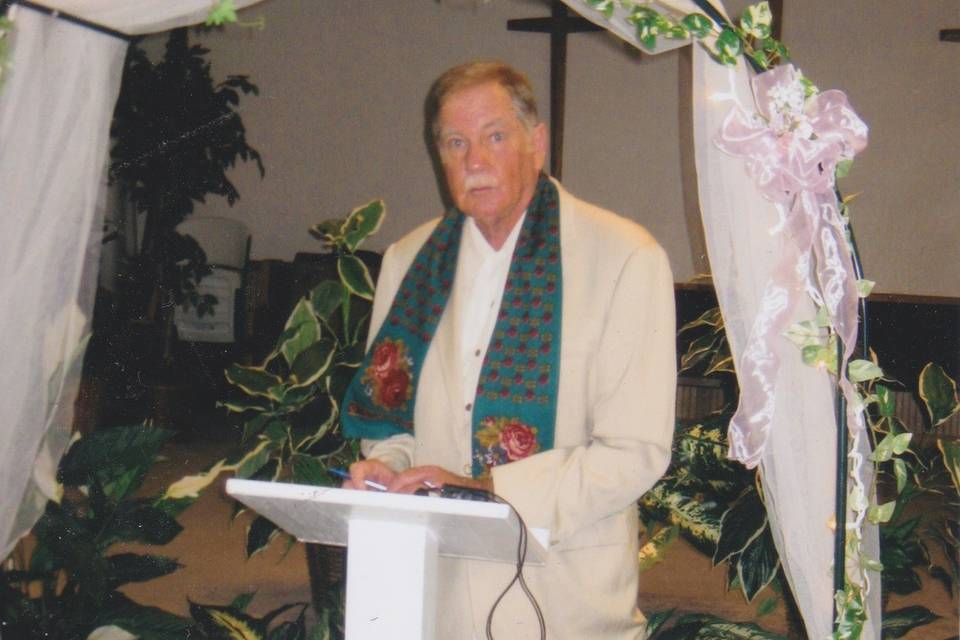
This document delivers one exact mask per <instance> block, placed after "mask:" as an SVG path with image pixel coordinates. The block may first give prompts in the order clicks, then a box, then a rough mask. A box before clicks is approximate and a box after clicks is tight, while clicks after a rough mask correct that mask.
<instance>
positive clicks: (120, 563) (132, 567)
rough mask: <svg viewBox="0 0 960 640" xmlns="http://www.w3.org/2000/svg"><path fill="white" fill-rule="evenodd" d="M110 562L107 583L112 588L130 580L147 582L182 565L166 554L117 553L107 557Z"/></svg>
mask: <svg viewBox="0 0 960 640" xmlns="http://www.w3.org/2000/svg"><path fill="white" fill-rule="evenodd" d="M106 560H107V564H108V567H109V568H108V572H109V573H108V574H107V584H108V585H109V588H110V589H116V588H117V587H119V586H122V585H125V584H127V583H130V582H146V581H147V580H153V579H154V578H159V577H161V576H165V575H168V574H170V573H173V572H174V571H176V570H177V569H179V568H180V567H181V566H182V565H181V564H180V563H178V562H177V561H176V560H173V559H171V558H167V557H164V556H152V555H143V556H142V555H139V554H136V553H116V554H113V555H110V556H107V557H106Z"/></svg>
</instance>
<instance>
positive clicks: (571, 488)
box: [492, 241, 676, 542]
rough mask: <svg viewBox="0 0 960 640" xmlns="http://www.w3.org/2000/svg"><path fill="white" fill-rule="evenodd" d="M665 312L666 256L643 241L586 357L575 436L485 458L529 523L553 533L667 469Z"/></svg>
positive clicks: (598, 512)
mask: <svg viewBox="0 0 960 640" xmlns="http://www.w3.org/2000/svg"><path fill="white" fill-rule="evenodd" d="M674 315H675V307H674V296H673V277H672V275H671V272H670V265H669V261H668V259H667V256H666V254H665V253H664V251H663V249H662V248H661V247H660V246H659V245H657V244H656V243H655V242H652V241H651V242H650V243H647V244H644V245H642V246H640V247H638V248H637V249H636V250H634V251H633V252H632V253H631V254H630V255H629V256H628V258H627V259H626V261H625V262H624V264H623V266H622V269H621V271H620V273H619V276H618V277H617V281H616V284H615V285H614V290H613V294H612V296H611V297H610V300H609V308H608V311H607V314H606V318H605V320H604V326H603V328H602V331H601V332H600V334H599V335H600V337H599V339H598V344H597V345H596V349H595V353H594V354H593V355H594V356H595V357H594V358H593V362H592V364H590V365H589V366H590V367H592V368H593V370H592V371H591V372H590V373H589V376H590V377H591V379H592V380H593V383H592V384H591V388H592V391H591V393H590V397H589V398H588V399H587V402H588V406H587V408H586V415H587V422H588V424H585V425H584V432H585V434H586V438H585V440H584V444H581V445H579V446H572V447H562V448H554V449H551V450H549V451H545V452H543V453H539V454H536V455H533V456H531V457H529V458H526V459H524V460H519V461H517V462H513V463H510V464H504V465H500V466H497V467H494V468H493V470H492V476H493V483H494V488H495V491H496V492H497V493H498V494H499V495H501V496H503V497H504V498H505V499H507V500H508V501H510V503H511V504H513V505H514V506H515V507H516V508H517V510H518V511H519V512H520V514H521V515H522V516H523V517H524V519H525V520H526V522H527V524H528V525H530V526H539V527H547V528H549V529H550V530H551V539H552V542H563V541H564V540H565V539H567V538H569V537H570V536H573V535H574V534H577V533H579V532H583V531H584V530H585V529H587V528H589V527H591V526H592V525H595V524H597V523H598V522H599V521H600V520H602V519H604V518H607V517H610V516H613V515H615V514H618V513H621V512H623V511H624V510H625V509H626V508H627V507H629V506H631V504H632V503H634V502H635V501H636V500H637V499H638V498H639V497H640V496H641V495H642V494H643V493H644V492H645V491H647V490H648V489H649V488H650V487H651V486H653V484H654V483H655V482H656V481H657V480H658V479H659V478H660V477H661V476H662V475H663V473H664V471H665V470H666V468H667V465H668V464H669V462H670V452H671V443H672V437H673V428H674V412H675V394H676V360H675V358H676V346H675V340H676V338H675V332H676V327H675V319H674ZM561 375H562V374H561ZM558 419H559V418H558ZM586 535H587V536H588V537H589V535H590V534H586Z"/></svg>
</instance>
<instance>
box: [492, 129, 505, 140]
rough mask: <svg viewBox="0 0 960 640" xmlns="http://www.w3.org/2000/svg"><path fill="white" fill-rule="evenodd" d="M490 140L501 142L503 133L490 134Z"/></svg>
mask: <svg viewBox="0 0 960 640" xmlns="http://www.w3.org/2000/svg"><path fill="white" fill-rule="evenodd" d="M490 139H491V140H493V141H494V142H503V133H502V132H500V131H494V132H493V133H491V134H490Z"/></svg>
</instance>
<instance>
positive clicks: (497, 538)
mask: <svg viewBox="0 0 960 640" xmlns="http://www.w3.org/2000/svg"><path fill="white" fill-rule="evenodd" d="M227 493H228V494H230V495H231V496H233V497H234V498H236V499H237V500H239V501H240V502H242V503H243V504H245V505H247V506H248V507H250V508H252V509H254V510H255V511H257V512H258V513H260V514H261V515H263V516H264V517H266V518H267V519H269V520H271V521H272V522H274V523H275V524H276V525H277V526H279V527H281V528H282V529H284V530H286V531H287V532H289V533H291V534H292V535H294V536H296V537H297V538H298V539H299V540H301V541H303V542H316V543H320V544H332V545H339V546H345V545H346V544H347V535H348V526H349V522H350V520H351V519H354V518H358V519H363V520H368V521H369V520H373V521H382V522H384V523H393V524H398V523H399V524H410V525H420V526H426V527H427V528H428V529H429V530H430V531H431V532H432V533H433V535H434V536H435V537H436V539H437V546H438V549H439V552H440V555H443V556H449V557H456V558H470V559H474V560H491V561H495V562H508V563H514V562H516V559H517V542H518V538H519V536H520V521H519V519H518V518H517V516H516V514H514V513H513V512H512V510H511V509H510V507H509V506H507V505H506V504H502V503H497V502H480V501H475V500H454V499H450V498H438V497H433V496H430V497H428V496H416V495H408V494H397V493H386V492H382V491H355V490H352V489H335V488H331V487H318V486H311V485H302V484H288V483H281V482H264V481H259V480H241V479H238V478H231V479H230V480H228V481H227ZM385 535H387V534H385ZM546 553H547V552H546V550H544V548H543V547H542V546H540V544H538V543H537V541H536V540H535V539H534V538H533V536H528V546H527V556H526V562H527V563H530V564H542V563H543V562H544V560H545V559H546Z"/></svg>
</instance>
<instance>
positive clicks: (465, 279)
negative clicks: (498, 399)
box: [452, 212, 527, 429]
mask: <svg viewBox="0 0 960 640" xmlns="http://www.w3.org/2000/svg"><path fill="white" fill-rule="evenodd" d="M526 215H527V214H526V212H524V214H523V215H522V216H520V220H518V221H517V223H516V224H515V225H514V227H513V230H512V231H510V235H509V236H507V240H506V242H504V243H503V246H502V247H500V249H494V248H493V247H492V246H490V243H488V242H487V239H486V238H484V237H483V234H482V233H481V232H480V228H479V227H477V223H476V222H474V220H473V218H469V217H468V218H467V220H466V221H465V222H464V225H463V234H462V235H461V237H460V253H459V257H458V259H457V274H456V278H454V281H453V292H452V298H453V300H454V304H455V309H454V313H455V315H454V318H455V322H456V323H457V324H456V326H455V327H454V330H455V335H456V336H458V339H459V343H460V345H459V346H460V373H461V382H462V383H463V387H462V388H463V407H464V419H465V423H466V425H467V428H468V429H469V428H470V425H471V424H472V422H473V403H474V399H475V398H476V394H477V383H478V382H479V380H480V370H481V368H482V367H483V360H484V357H485V356H486V354H487V345H489V344H490V338H491V336H492V335H493V329H494V327H495V326H496V324H497V314H498V313H499V311H500V300H501V299H502V298H503V288H504V286H506V283H507V275H509V273H510V261H511V260H512V258H513V249H514V247H516V245H517V238H519V237H520V228H521V227H522V226H523V221H524V218H526Z"/></svg>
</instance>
